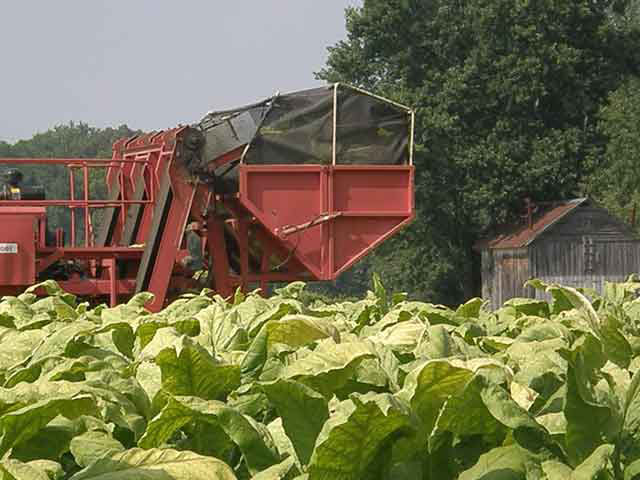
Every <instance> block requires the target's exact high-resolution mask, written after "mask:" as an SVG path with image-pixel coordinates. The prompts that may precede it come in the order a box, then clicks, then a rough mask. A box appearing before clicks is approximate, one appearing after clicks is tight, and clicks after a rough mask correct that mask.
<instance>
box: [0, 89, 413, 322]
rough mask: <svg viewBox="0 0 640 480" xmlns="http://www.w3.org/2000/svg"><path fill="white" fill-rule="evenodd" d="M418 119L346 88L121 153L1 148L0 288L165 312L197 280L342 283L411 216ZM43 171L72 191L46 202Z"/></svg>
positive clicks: (232, 116)
mask: <svg viewBox="0 0 640 480" xmlns="http://www.w3.org/2000/svg"><path fill="white" fill-rule="evenodd" d="M413 119H414V116H413V112H412V111H411V110H410V109H408V108H406V107H404V106H402V105H399V104H397V103H394V102H391V101H389V100H386V99H383V98H380V97H378V96H375V95H372V94H370V93H367V92H365V91H362V90H360V89H357V88H354V87H350V86H347V85H342V84H336V85H331V86H327V87H321V88H316V89H312V90H305V91H300V92H295V93H291V94H286V95H279V94H277V95H275V96H274V97H272V98H269V99H268V100H265V101H263V102H260V103H256V104H253V105H249V106H246V107H243V108H239V109H236V110H229V111H223V112H211V113H209V114H207V115H206V116H205V117H204V118H203V119H202V120H201V121H200V122H199V123H198V124H195V125H192V126H183V127H178V128H174V129H172V130H165V131H161V132H155V133H149V134H145V135H140V136H137V137H133V138H129V139H122V140H119V141H117V142H116V143H115V144H114V145H113V156H112V158H110V159H84V158H64V159H60V158H56V159H50V158H46V159H36V158H28V159H15V158H2V159H0V167H2V168H3V170H4V182H3V183H2V184H0V295H13V294H16V293H18V292H20V291H22V290H23V289H24V288H25V287H27V286H30V285H33V284H35V283H37V282H39V281H42V280H45V279H50V278H53V279H55V280H57V281H58V283H59V284H60V285H61V286H62V287H63V288H64V289H65V290H66V291H68V292H71V293H74V294H76V295H80V296H91V297H108V298H109V301H110V303H111V305H114V304H115V303H116V302H117V301H118V300H119V299H122V298H125V297H127V296H131V295H132V294H134V293H137V292H142V291H148V292H151V293H153V294H154V296H155V298H154V300H153V301H152V302H151V304H150V305H148V307H149V308H150V309H151V310H152V311H157V310H159V309H161V308H162V307H163V306H164V304H165V302H166V301H167V300H168V299H170V298H172V297H173V296H175V295H176V294H179V293H181V292H184V291H185V290H188V289H190V288H202V287H209V288H212V289H213V290H215V291H216V292H218V293H220V294H221V295H223V296H227V295H230V294H231V293H233V291H234V290H235V289H237V288H238V287H240V288H242V289H244V290H247V289H249V288H252V287H254V286H260V287H262V288H263V289H264V288H265V287H266V283H267V282H288V281H294V280H305V281H314V280H332V279H335V278H336V276H337V275H339V274H340V273H341V272H343V271H344V270H346V269H347V268H349V267H350V266H351V265H353V264H354V263H355V262H357V261H358V260H359V259H360V258H362V257H363V256H365V255H366V254H367V253H369V252H371V251H372V250H373V249H374V248H375V247H376V246H377V245H378V244H380V243H381V242H383V241H384V240H385V239H387V238H389V237H390V236H391V235H393V234H394V233H396V232H397V231H398V230H399V229H400V228H402V227H403V226H405V225H407V224H408V223H409V222H411V220H412V219H413V217H414V214H415V209H414V168H413V165H412V163H413V161H412V157H413ZM34 165H35V166H36V167H34ZM43 165H46V166H47V167H46V168H53V166H57V168H61V169H62V171H63V172H65V175H67V176H68V179H69V181H68V185H69V187H68V189H69V198H67V199H64V200H63V199H56V200H45V187H43V186H38V185H34V184H33V183H34V181H33V179H34V178H35V179H36V180H37V178H38V170H39V169H40V170H42V169H43ZM25 169H27V170H28V171H31V172H33V173H32V175H31V178H32V180H31V182H28V181H24V179H23V173H22V172H24V171H25ZM29 169H31V170H29ZM100 173H102V176H100ZM99 178H104V179H105V180H106V183H107V193H106V195H103V197H104V198H102V199H94V198H93V196H92V194H91V192H90V191H89V190H90V187H91V186H95V183H96V179H99ZM66 181H67V180H66V179H65V180H64V182H65V183H66ZM47 207H57V210H58V211H60V210H63V211H64V213H65V214H66V215H67V216H68V220H67V224H68V227H67V228H66V230H64V229H62V228H58V229H56V230H55V231H54V232H50V231H49V230H48V228H47V215H48V214H49V212H51V211H52V210H55V209H51V208H49V209H47ZM50 223H52V222H50ZM94 224H95V228H94ZM78 227H80V228H78ZM78 230H80V231H79V233H78Z"/></svg>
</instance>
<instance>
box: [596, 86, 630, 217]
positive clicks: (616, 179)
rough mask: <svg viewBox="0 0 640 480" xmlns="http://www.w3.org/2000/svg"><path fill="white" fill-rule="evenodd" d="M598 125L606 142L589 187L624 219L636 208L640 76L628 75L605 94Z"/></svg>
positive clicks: (604, 203)
mask: <svg viewBox="0 0 640 480" xmlns="http://www.w3.org/2000/svg"><path fill="white" fill-rule="evenodd" d="M599 127H600V131H601V132H602V134H603V135H605V137H606V139H607V142H606V147H605V152H604V155H603V156H602V158H601V161H600V162H599V168H598V169H597V170H596V171H594V173H593V176H592V178H591V181H590V185H591V190H592V193H593V195H594V196H595V197H596V198H597V199H598V200H599V201H600V202H601V203H602V204H603V205H604V206H606V207H607V208H608V209H609V210H611V211H612V212H614V213H616V214H617V215H618V216H619V217H622V218H628V216H629V214H630V211H631V210H632V209H633V205H634V204H635V205H636V206H637V207H640V78H638V77H630V78H628V79H627V81H626V82H625V83H624V84H622V85H621V86H620V87H619V88H618V89H617V90H615V91H614V92H613V93H611V95H609V98H608V101H607V103H606V104H605V105H604V106H603V107H602V109H601V111H600V123H599ZM636 225H637V224H636Z"/></svg>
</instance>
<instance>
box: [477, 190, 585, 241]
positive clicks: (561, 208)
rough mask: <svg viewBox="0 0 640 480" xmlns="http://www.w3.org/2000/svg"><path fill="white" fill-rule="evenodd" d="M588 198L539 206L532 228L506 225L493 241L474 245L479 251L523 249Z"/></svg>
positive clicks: (522, 224) (523, 224)
mask: <svg viewBox="0 0 640 480" xmlns="http://www.w3.org/2000/svg"><path fill="white" fill-rule="evenodd" d="M586 200H587V198H586V197H585V198H575V199H573V200H566V201H562V202H553V203H548V204H540V205H538V211H537V212H536V213H535V214H534V215H533V221H532V225H531V228H529V225H528V223H527V222H526V221H525V223H521V224H512V225H506V226H503V227H501V228H499V229H498V230H499V231H500V233H499V234H498V235H497V236H495V237H494V238H491V239H484V240H480V241H479V242H477V243H476V244H475V245H474V248H475V249H477V250H484V249H486V248H489V249H497V248H523V247H526V246H528V245H529V244H531V242H533V241H534V240H535V239H536V238H538V237H539V236H540V235H541V234H542V233H543V232H545V231H546V230H547V229H548V228H550V227H551V226H553V225H554V224H555V223H556V222H558V221H559V220H560V219H562V218H563V217H565V216H566V215H567V214H568V213H570V212H571V211H573V210H575V209H576V208H577V207H579V206H580V205H582V204H583V203H584V202H585V201H586Z"/></svg>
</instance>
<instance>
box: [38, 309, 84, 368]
mask: <svg viewBox="0 0 640 480" xmlns="http://www.w3.org/2000/svg"><path fill="white" fill-rule="evenodd" d="M95 330H96V325H95V324H94V323H92V322H89V321H86V320H78V321H75V322H73V323H71V324H68V325H66V326H64V327H62V328H60V329H58V330H56V331H54V332H53V333H52V334H51V335H49V336H48V337H47V338H45V339H44V340H43V341H42V343H41V344H40V345H39V346H38V347H37V348H36V349H35V351H34V352H33V355H32V356H31V364H34V363H37V362H39V361H41V360H43V359H45V358H47V357H51V356H65V355H66V353H67V348H68V347H69V346H70V344H71V342H72V341H73V340H74V339H75V338H76V337H77V336H79V335H82V334H88V333H91V332H93V331H95Z"/></svg>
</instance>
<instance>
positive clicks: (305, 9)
mask: <svg viewBox="0 0 640 480" xmlns="http://www.w3.org/2000/svg"><path fill="white" fill-rule="evenodd" d="M359 4H361V0H209V1H204V0H189V1H185V0H183V1H176V0H173V1H167V0H129V1H124V0H102V1H100V0H94V1H87V0H84V1H82V0H58V1H42V0H40V1H36V0H20V1H6V2H3V4H2V8H1V9H0V140H5V141H9V142H13V141H15V140H18V139H21V138H29V137H31V136H32V135H33V134H34V133H36V132H39V131H40V132H41V131H45V130H47V129H48V128H50V127H52V126H54V125H56V124H60V123H67V122H68V121H70V120H78V121H84V122H87V123H89V124H91V125H94V126H98V127H105V126H117V125H120V124H123V123H126V124H127V125H129V126H130V127H131V128H140V129H143V130H153V129H164V128H170V127H173V126H176V125H177V124H179V123H182V124H185V123H190V122H193V121H196V120H199V119H200V117H201V116H202V115H203V114H204V113H206V112H207V111H208V110H212V109H224V108H228V107H234V106H240V105H244V104H247V103H251V102H253V101H256V100H261V99H262V98H264V97H267V96H269V95H271V94H272V93H273V92H275V91H277V90H280V91H282V92H286V91H291V90H298V89H304V88H308V87H313V86H316V85H318V84H319V82H318V81H316V80H315V79H314V76H313V72H314V71H318V70H319V69H320V68H321V67H322V66H323V65H324V62H325V60H326V55H327V54H326V47H327V46H329V45H333V44H335V43H336V42H337V41H338V40H341V39H344V38H345V26H344V9H345V7H346V6H348V5H359Z"/></svg>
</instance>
